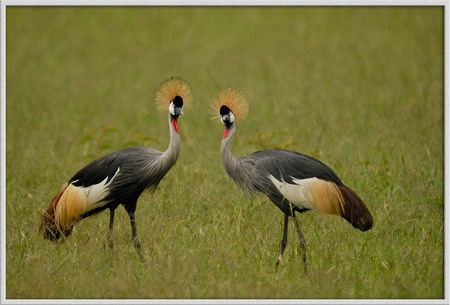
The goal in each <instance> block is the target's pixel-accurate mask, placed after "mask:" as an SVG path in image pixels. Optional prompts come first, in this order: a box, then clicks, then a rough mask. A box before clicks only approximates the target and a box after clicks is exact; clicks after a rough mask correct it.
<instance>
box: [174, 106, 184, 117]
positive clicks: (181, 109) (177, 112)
mask: <svg viewBox="0 0 450 305" xmlns="http://www.w3.org/2000/svg"><path fill="white" fill-rule="evenodd" d="M174 112H175V115H182V114H183V108H182V107H175V109H174Z"/></svg>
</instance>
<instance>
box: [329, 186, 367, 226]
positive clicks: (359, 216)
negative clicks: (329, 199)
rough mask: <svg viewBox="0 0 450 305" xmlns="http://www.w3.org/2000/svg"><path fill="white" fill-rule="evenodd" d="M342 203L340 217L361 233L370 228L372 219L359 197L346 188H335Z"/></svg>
mask: <svg viewBox="0 0 450 305" xmlns="http://www.w3.org/2000/svg"><path fill="white" fill-rule="evenodd" d="M337 188H338V190H339V192H340V195H341V197H342V201H343V205H342V206H343V209H342V210H341V216H342V217H343V218H345V219H346V220H347V221H348V222H349V223H351V224H352V225H353V226H354V227H355V228H357V229H359V230H361V231H367V230H370V229H371V228H372V225H373V218H372V215H371V214H370V212H369V209H368V208H367V206H366V205H365V204H364V202H363V201H362V200H361V198H359V196H358V195H357V194H356V193H355V192H354V191H353V190H352V189H351V188H349V187H347V186H345V185H344V186H337Z"/></svg>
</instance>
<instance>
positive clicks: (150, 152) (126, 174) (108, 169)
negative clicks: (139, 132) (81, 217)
mask: <svg viewBox="0 0 450 305" xmlns="http://www.w3.org/2000/svg"><path fill="white" fill-rule="evenodd" d="M160 154H161V152H159V151H157V150H155V149H153V148H150V147H145V146H132V147H127V148H124V149H121V150H118V151H115V152H113V153H110V154H108V155H105V156H103V157H101V158H99V159H96V160H94V161H92V162H91V163H89V164H88V165H86V166H85V167H83V168H82V169H81V170H79V171H78V172H77V173H76V174H75V175H74V176H73V177H72V178H71V179H70V180H69V183H72V184H73V185H75V186H81V187H88V186H91V185H94V184H98V183H100V182H102V181H103V180H105V178H107V180H106V183H109V182H110V180H111V179H112V178H113V177H114V180H113V181H111V184H110V185H109V187H108V190H109V195H108V196H107V197H106V198H105V200H111V199H117V198H126V197H128V196H130V195H131V194H135V193H139V194H140V192H142V191H143V190H144V189H145V188H146V187H148V186H149V185H148V184H151V182H152V179H149V178H148V177H147V179H145V178H146V177H144V176H145V175H146V171H145V169H146V167H147V165H148V164H149V163H151V161H152V160H153V159H156V158H157V157H158V156H159V155H160ZM116 174H117V175H116ZM158 182H159V181H157V183H158Z"/></svg>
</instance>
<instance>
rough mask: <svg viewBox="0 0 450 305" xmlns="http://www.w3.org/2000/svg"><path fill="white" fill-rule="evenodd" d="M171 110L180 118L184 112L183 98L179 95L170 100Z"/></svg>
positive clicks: (172, 113)
mask: <svg viewBox="0 0 450 305" xmlns="http://www.w3.org/2000/svg"><path fill="white" fill-rule="evenodd" d="M169 112H170V114H171V115H173V116H174V117H175V118H178V116H179V115H182V114H183V99H182V98H181V97H180V96H179V95H177V96H175V98H174V99H173V100H171V101H170V104H169Z"/></svg>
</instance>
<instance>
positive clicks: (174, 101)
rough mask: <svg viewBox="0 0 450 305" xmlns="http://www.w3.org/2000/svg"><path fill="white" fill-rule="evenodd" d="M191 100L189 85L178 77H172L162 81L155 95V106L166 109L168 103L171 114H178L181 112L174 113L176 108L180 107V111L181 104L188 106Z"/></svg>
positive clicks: (160, 109) (162, 109) (161, 109)
mask: <svg viewBox="0 0 450 305" xmlns="http://www.w3.org/2000/svg"><path fill="white" fill-rule="evenodd" d="M192 100H193V96H192V90H191V87H190V85H189V84H188V83H187V82H186V81H185V80H183V79H181V78H180V77H172V78H169V79H168V80H166V81H165V82H163V83H162V84H161V85H160V87H159V89H158V90H157V91H156V96H155V103H156V108H157V109H158V110H159V111H167V105H169V111H170V114H171V115H180V114H181V113H175V110H176V108H180V109H179V110H178V111H180V110H181V107H182V106H183V105H184V106H185V107H188V106H189V105H190V104H191V103H192Z"/></svg>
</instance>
